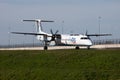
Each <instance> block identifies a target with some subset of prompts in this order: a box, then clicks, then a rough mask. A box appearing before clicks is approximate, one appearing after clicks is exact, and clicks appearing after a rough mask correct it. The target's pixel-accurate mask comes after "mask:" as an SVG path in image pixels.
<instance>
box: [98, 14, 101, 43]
mask: <svg viewBox="0 0 120 80" xmlns="http://www.w3.org/2000/svg"><path fill="white" fill-rule="evenodd" d="M100 26H101V16H99V17H98V27H99V34H100ZM99 41H100V36H99Z"/></svg>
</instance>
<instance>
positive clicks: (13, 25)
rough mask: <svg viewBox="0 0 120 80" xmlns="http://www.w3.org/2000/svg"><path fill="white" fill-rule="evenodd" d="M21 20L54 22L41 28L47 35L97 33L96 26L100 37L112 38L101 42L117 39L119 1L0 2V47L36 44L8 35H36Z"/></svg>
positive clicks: (12, 0)
mask: <svg viewBox="0 0 120 80" xmlns="http://www.w3.org/2000/svg"><path fill="white" fill-rule="evenodd" d="M99 17H101V18H99ZM23 19H43V20H44V19H45V20H53V21H55V22H54V23H43V24H42V25H43V29H44V31H46V32H48V33H50V29H53V31H54V32H55V31H56V30H59V33H64V34H70V33H80V34H81V33H82V34H84V33H85V32H86V30H87V31H88V33H99V24H100V33H111V34H112V36H110V37H102V39H120V36H119V34H120V31H119V30H120V0H0V36H1V38H0V45H6V44H16V43H18V44H23V43H31V42H33V41H35V42H38V41H37V40H36V38H35V36H24V35H15V34H9V33H8V32H12V31H18V32H36V27H35V24H34V23H30V22H23V21H22V20H23ZM93 39H97V38H93Z"/></svg>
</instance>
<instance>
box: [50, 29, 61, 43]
mask: <svg viewBox="0 0 120 80" xmlns="http://www.w3.org/2000/svg"><path fill="white" fill-rule="evenodd" d="M50 32H51V34H52V39H51V41H55V39H56V37H57V33H58V32H59V31H58V30H56V32H55V33H53V31H52V29H51V30H50Z"/></svg>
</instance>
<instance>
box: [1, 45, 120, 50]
mask: <svg viewBox="0 0 120 80" xmlns="http://www.w3.org/2000/svg"><path fill="white" fill-rule="evenodd" d="M90 48H92V49H115V48H120V44H105V45H93V46H91V47H90ZM57 49H75V46H49V47H48V50H57ZM80 49H87V47H80ZM0 50H44V49H43V47H19V48H0Z"/></svg>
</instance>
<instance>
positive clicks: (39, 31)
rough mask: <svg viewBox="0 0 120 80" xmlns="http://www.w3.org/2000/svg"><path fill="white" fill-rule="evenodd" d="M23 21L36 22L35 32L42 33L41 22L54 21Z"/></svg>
mask: <svg viewBox="0 0 120 80" xmlns="http://www.w3.org/2000/svg"><path fill="white" fill-rule="evenodd" d="M23 21H29V22H36V24H37V29H36V30H37V33H43V29H42V24H41V22H54V21H50V20H41V19H35V20H23Z"/></svg>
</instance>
